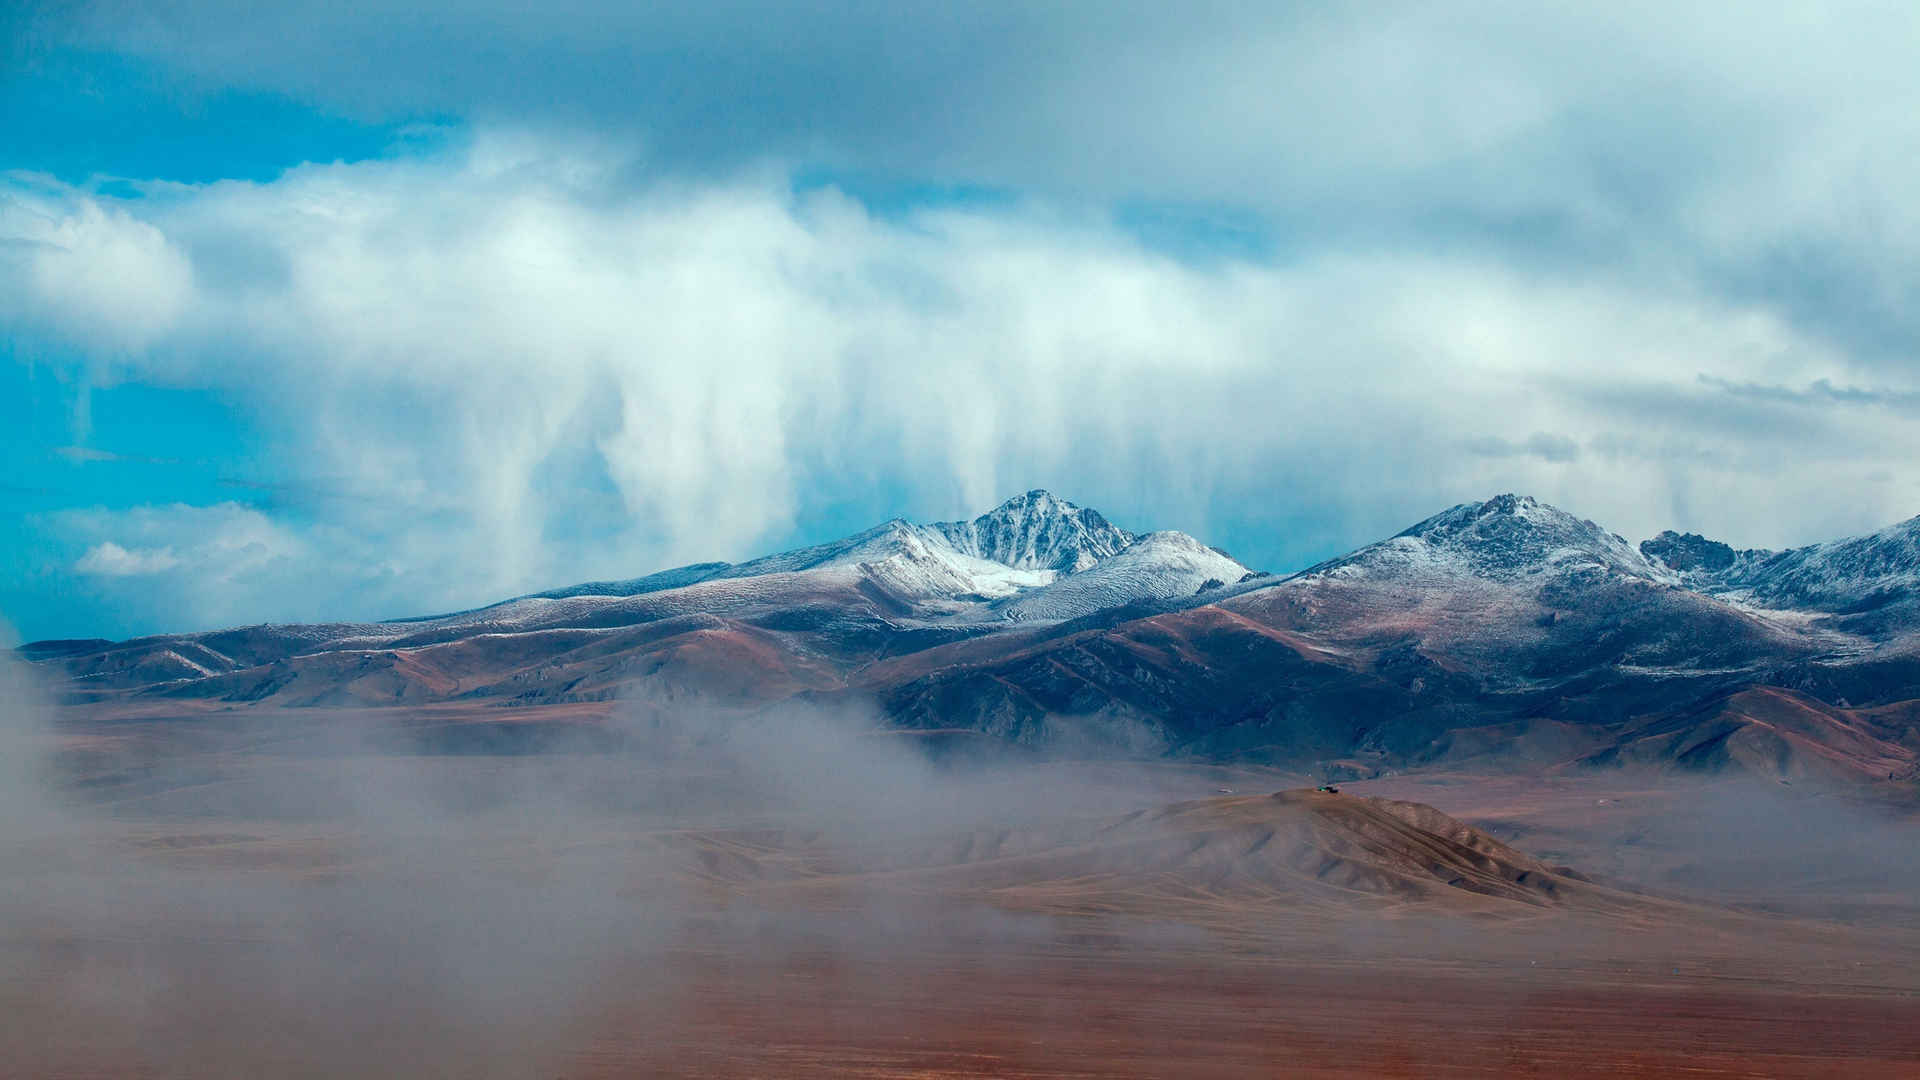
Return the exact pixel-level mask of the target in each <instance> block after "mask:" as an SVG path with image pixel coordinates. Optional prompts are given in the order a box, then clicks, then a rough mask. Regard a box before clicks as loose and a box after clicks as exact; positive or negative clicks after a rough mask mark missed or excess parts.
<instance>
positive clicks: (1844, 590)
mask: <svg viewBox="0 0 1920 1080" xmlns="http://www.w3.org/2000/svg"><path fill="white" fill-rule="evenodd" d="M1754 554H1756V555H1759V556H1763V557H1759V558H1751V559H1747V560H1740V561H1736V562H1735V563H1734V564H1732V565H1731V566H1729V567H1727V568H1725V569H1723V570H1722V571H1721V572H1720V573H1719V574H1717V575H1716V576H1715V578H1713V579H1712V580H1711V581H1709V582H1708V583H1707V585H1706V587H1707V588H1708V589H1709V590H1710V591H1714V592H1716V593H1723V594H1725V595H1727V596H1729V597H1730V598H1732V599H1738V600H1742V601H1745V602H1747V603H1751V604H1755V605H1757V606H1761V607H1768V608H1789V609H1794V608H1797V609H1809V610H1814V611H1824V612H1832V613H1836V614H1852V613H1857V612H1863V611H1871V610H1875V609H1878V608H1883V607H1886V606H1887V605H1889V604H1892V603H1895V602H1896V601H1900V600H1905V599H1911V598H1914V597H1915V596H1916V594H1920V517H1916V518H1910V519H1908V520H1906V521H1903V522H1901V523H1900V524H1898V525H1892V526H1889V527H1887V528H1885V529H1882V530H1880V531H1879V532H1876V533H1873V534H1871V535H1868V536H1856V537H1852V538H1850V539H1846V540H1834V541H1830V542H1828V543H1824V544H1812V545H1809V546H1807V547H1802V548H1794V549H1792V550H1790V551H1783V552H1780V553H1778V554H1773V553H1769V552H1759V553H1754Z"/></svg>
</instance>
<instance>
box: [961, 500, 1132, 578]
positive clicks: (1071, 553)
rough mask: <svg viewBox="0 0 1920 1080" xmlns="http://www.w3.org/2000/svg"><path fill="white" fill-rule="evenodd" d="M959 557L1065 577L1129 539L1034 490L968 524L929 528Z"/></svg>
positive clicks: (1094, 513)
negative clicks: (968, 556) (959, 555)
mask: <svg viewBox="0 0 1920 1080" xmlns="http://www.w3.org/2000/svg"><path fill="white" fill-rule="evenodd" d="M932 528H933V529H934V530H936V531H937V532H939V533H940V534H941V535H943V536H945V537H946V538H947V540H948V541H949V542H950V543H952V544H953V546H954V547H955V548H957V549H958V550H960V551H961V552H963V553H965V554H968V555H972V556H975V557H977V558H982V559H990V560H992V561H994V562H997V563H1004V564H1005V565H1007V566H1011V567H1013V568H1014V569H1016V570H1057V571H1060V572H1061V573H1065V574H1070V573H1073V572H1074V571H1076V570H1085V569H1086V568H1087V567H1089V566H1092V565H1093V564H1094V563H1096V562H1099V561H1100V560H1101V559H1105V558H1107V557H1109V556H1112V555H1115V554H1118V553H1119V552H1121V551H1123V550H1125V549H1126V547H1127V546H1128V545H1129V544H1131V543H1133V540H1134V536H1133V534H1132V533H1130V532H1127V531H1126V530H1125V529H1122V528H1120V527H1118V526H1116V525H1114V524H1113V523H1112V522H1110V521H1108V520H1107V519H1106V518H1104V517H1102V516H1101V514H1100V512H1099V511H1098V510H1091V509H1088V508H1085V507H1080V506H1075V505H1074V504H1072V503H1070V502H1068V501H1066V500H1065V499H1062V498H1060V497H1059V496H1057V495H1054V494H1053V493H1052V492H1050V491H1047V490H1045V489H1043V488H1035V489H1033V490H1032V491H1029V492H1027V493H1025V494H1024V495H1015V496H1014V497H1013V498H1011V499H1008V500H1007V501H1006V502H1003V503H1001V504H1000V505H999V506H996V507H994V508H993V509H992V510H989V511H987V512H986V513H984V514H981V515H980V516H979V517H977V518H974V519H973V520H972V521H947V522H941V523H939V524H937V525H934V526H932Z"/></svg>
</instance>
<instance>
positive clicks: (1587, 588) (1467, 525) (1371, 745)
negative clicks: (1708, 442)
mask: <svg viewBox="0 0 1920 1080" xmlns="http://www.w3.org/2000/svg"><path fill="white" fill-rule="evenodd" d="M1917 532H1920V524H1917V523H1916V522H1908V523H1905V524H1903V525H1901V526H1896V527H1894V528H1892V529H1888V530H1883V531H1882V532H1881V533H1878V534H1875V535H1874V536H1871V537H1862V538H1857V539H1855V540H1848V541H1839V542H1835V543H1833V544H1826V545H1815V546H1813V547H1811V548H1804V549H1797V550H1796V551H1792V552H1785V553H1780V554H1778V555H1775V554H1771V553H1764V552H1736V551H1733V550H1732V549H1731V548H1728V547H1726V546H1725V545H1717V544H1715V543H1714V542H1712V541H1708V540H1705V539H1703V538H1700V537H1697V536H1682V535H1679V534H1663V535H1662V536H1661V537H1656V538H1655V539H1654V540H1652V541H1649V542H1648V543H1647V544H1645V545H1642V546H1641V547H1640V548H1638V549H1636V548H1634V547H1633V546H1631V545H1629V544H1627V542H1626V541H1625V540H1623V539H1621V538H1620V537H1619V536H1617V535H1615V534H1613V533H1611V532H1608V531H1607V530H1605V529H1603V528H1601V527H1600V526H1598V525H1595V524H1594V523H1592V522H1590V521H1585V520H1583V519H1580V518H1578V517H1575V516H1574V515H1571V514H1567V513H1565V512H1563V511H1561V510H1558V509H1556V508H1554V507H1552V506H1548V505H1546V504H1543V503H1540V502H1539V501H1538V500H1535V499H1531V498H1528V497H1525V496H1518V495H1504V496H1499V497H1496V498H1493V499H1489V500H1487V501H1485V502H1480V503H1468V504H1462V505H1460V506H1456V507H1453V508H1451V509H1449V510H1446V511H1443V512H1442V513H1440V514H1437V515H1434V516H1433V517H1430V518H1428V519H1426V520H1425V521H1422V522H1420V523H1418V524H1416V525H1414V526H1413V527H1411V528H1409V529H1407V530H1405V531H1404V532H1402V533H1400V534H1399V535H1397V536H1394V537H1391V538H1389V539H1387V540H1383V541H1381V542H1379V543H1375V544H1370V545H1367V546H1365V547H1363V548H1360V549H1358V550H1357V551H1355V552H1353V553H1351V554H1349V555H1346V556H1342V557H1340V558H1338V559H1333V560H1329V561H1328V562H1326V563H1322V564H1320V565H1318V566H1315V567H1311V568H1309V569H1307V570H1305V571H1303V572H1301V573H1298V574H1295V575H1292V576H1291V577H1286V578H1274V577H1265V576H1261V575H1257V574H1254V573H1251V572H1250V571H1248V569H1247V568H1246V567H1245V566H1243V565H1241V564H1240V563H1238V562H1237V561H1235V560H1233V559H1232V558H1230V557H1228V556H1227V555H1225V554H1224V553H1222V552H1219V551H1217V550H1214V549H1212V548H1209V547H1207V546H1206V545H1204V544H1202V543H1201V542H1200V541H1198V540H1196V539H1194V538H1192V537H1190V536H1187V535H1185V534H1182V533H1176V532H1154V533H1146V534H1141V535H1137V534H1134V533H1131V532H1127V531H1125V530H1122V529H1120V528H1118V527H1117V526H1114V525H1112V524H1111V523H1110V522H1108V521H1107V519H1106V518H1104V517H1103V516H1101V515H1099V514H1098V513H1097V512H1094V511H1092V510H1088V509H1084V508H1081V507H1077V506H1074V505H1073V504H1072V503H1068V502H1066V501H1064V500H1061V499H1058V498H1056V497H1054V496H1052V495H1050V494H1048V493H1046V492H1043V491H1032V492H1027V493H1025V494H1023V495H1020V496H1017V497H1015V498H1013V499H1010V500H1008V501H1007V502H1006V503H1003V504H1002V505H1001V506H999V507H996V508H995V509H993V510H991V511H988V512H987V513H985V514H982V515H980V516H979V517H977V518H974V519H972V520H971V521H966V522H945V523H939V524H933V525H918V524H914V523H911V522H907V521H903V520H894V521H889V522H885V523H883V524H881V525H878V526H876V527H874V528H872V529H868V530H864V531H862V532H859V533H855V534H853V535H851V536H848V537H845V538H842V539H840V540H836V541H832V542H829V543H825V544H817V545H812V546H810V547H806V548H800V549H796V550H793V551H788V552H781V553H777V554H774V555H769V556H764V557H761V558H757V559H753V560H749V561H747V562H742V563H737V564H729V563H700V564H694V565H692V566H687V567H680V568H676V569H674V570H668V571H662V572H660V573H657V574H653V575H648V576H646V577H641V578H634V579H629V580H626V581H615V582H600V583H589V584H584V585H576V586H570V587H567V588H563V589H555V590H549V591H547V592H545V593H540V594H534V595H530V596H525V597H520V598H517V599H514V600H510V601H506V602H503V603H500V604H495V605H492V606H490V607H486V608H481V609H477V610H474V611H469V612H461V613H457V614H454V615H445V616H436V617H432V618H426V619H415V620H398V621H392V622H385V623H368V624H332V625H318V626H296V627H247V628H240V629H235V630H224V631H217V632H213V633H203V634H174V635H157V636H154V637H150V638H143V639H137V640H134V641H127V642H102V641H72V642H50V643H42V644H40V645H36V646H29V647H26V648H25V649H23V650H22V654H23V655H24V656H25V657H26V658H28V659H29V660H32V661H33V662H35V663H36V664H37V665H39V666H40V667H41V669H42V670H43V671H46V672H48V673H49V674H51V675H53V676H54V677H55V678H56V679H57V680H58V681H60V682H62V683H63V684H64V691H65V698H66V700H67V701H68V702H70V703H72V705H73V706H74V707H75V708H78V709H83V710H87V711H88V712H89V715H107V714H111V713H113V712H114V711H115V710H132V711H141V710H147V711H150V710H151V709H153V708H156V707H159V706H158V705H157V704H156V703H159V702H166V703H172V704H171V705H169V706H168V707H172V708H179V709H181V710H185V711H188V712H191V711H193V710H197V709H207V708H214V709H220V710H227V709H246V710H265V709H279V708H310V707H340V706H353V707H357V708H409V709H411V708H419V707H422V706H425V705H432V704H435V703H462V704H463V705H472V706H473V707H494V706H499V707H511V708H513V709H516V710H523V709H544V708H549V707H564V708H567V709H575V708H578V707H580V706H583V705H593V704H598V705H600V706H602V707H603V708H604V709H605V710H606V711H608V712H611V711H613V710H615V709H616V708H618V709H631V708H634V707H637V706H635V705H633V704H630V703H631V702H633V701H636V700H637V701H644V702H651V703H654V704H652V705H648V706H646V707H648V708H652V707H655V706H656V705H658V706H659V707H672V706H673V705H674V703H685V702H689V701H698V702H701V703H702V704H703V705H708V706H712V707H722V708H728V709H748V710H752V709H762V708H768V707H771V706H775V705H777V704H779V703H780V702H783V701H787V700H789V699H793V698H806V699H811V700H816V701H818V700H830V701H836V702H846V703H848V704H850V705H853V706H855V707H860V708H866V707H871V706H873V705H874V704H876V703H877V705H878V707H879V708H880V710H881V711H882V712H883V713H884V714H885V715H886V716H887V717H888V719H890V720H891V721H892V722H893V723H894V724H896V725H899V726H901V727H905V728H909V729H917V730H922V731H928V732H953V731H965V732H970V733H974V734H976V735H986V736H990V737H993V738H997V739H1004V740H1008V741H1012V742H1015V743H1022V744H1031V745H1038V746H1075V745H1100V746H1106V747H1109V748H1112V747H1119V748H1123V749H1125V750H1126V751H1127V752H1129V753H1135V752H1143V751H1145V750H1146V749H1147V748H1155V749H1158V750H1160V751H1165V752H1171V753H1175V754H1185V755H1201V756H1208V757H1240V758H1247V759H1255V760H1262V761H1270V762H1275V763H1289V764H1291V765H1293V766H1298V767H1308V768H1312V769H1315V770H1320V771H1322V772H1324V773H1326V774H1330V775H1371V774H1373V773H1377V772H1380V771H1382V770H1392V769H1401V768H1411V767H1419V766H1421V765H1425V764H1433V763H1440V762H1456V763H1457V762H1464V761H1472V762H1475V763H1477V765H1476V767H1479V766H1497V767H1501V768H1521V769H1537V768H1546V767H1549V766H1552V765H1556V764H1572V763H1578V764H1579V767H1595V768H1597V767H1607V766H1610V765H1617V764H1622V763H1638V764H1647V765H1658V766H1661V767H1674V768H1707V769H1714V770H1718V769H1743V770H1746V771H1750V772H1760V773H1763V774H1767V775H1774V774H1777V775H1779V776H1782V777H1788V776H1793V777H1799V776H1803V775H1805V776H1820V777H1826V778H1833V777H1840V778H1842V779H1844V780H1845V781H1846V782H1850V783H1866V782H1884V781H1874V780H1873V779H1872V778H1873V777H1875V776H1882V777H1884V776H1885V775H1887V774H1892V775H1894V776H1896V777H1899V776H1908V775H1911V773H1912V770H1911V768H1910V767H1909V766H1910V764H1911V763H1912V762H1914V761H1916V760H1920V726H1916V722H1917V721H1920V706H1916V705H1914V703H1915V702H1917V701H1920V633H1916V632H1915V630H1914V627H1915V626H1916V625H1920V624H1916V623H1915V622H1914V621H1913V620H1911V619H1909V618H1907V616H1908V615H1910V614H1911V612H1912V611H1913V610H1914V607H1915V604H1914V603H1913V602H1912V601H1910V600H1908V599H1904V597H1905V596H1906V595H1907V594H1906V593H1905V592H1904V591H1903V590H1906V589H1908V588H1909V587H1910V586H1911V583H1912V582H1913V581H1914V580H1915V579H1916V577H1920V570H1916V566H1920V543H1917V542H1916V533H1917ZM1775 605H1796V606H1790V607H1783V606H1775ZM1815 605H1824V607H1820V606H1815ZM1743 695H1744V696H1743ZM1769 695H1774V696H1769ZM1777 695H1790V696H1791V698H1792V700H1793V701H1794V702H1797V703H1800V704H1798V705H1794V706H1792V707H1788V706H1782V705H1779V704H1778V702H1779V700H1782V699H1779V698H1778V697H1777ZM623 701H624V702H629V704H619V705H616V703H618V702H623ZM663 702H664V703H667V704H666V705H659V703H663ZM1800 705H1804V706H1805V707H1804V708H1802V707H1800ZM569 716H570V719H569V720H568V723H574V722H575V721H576V720H577V717H572V714H569Z"/></svg>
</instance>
